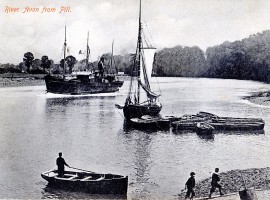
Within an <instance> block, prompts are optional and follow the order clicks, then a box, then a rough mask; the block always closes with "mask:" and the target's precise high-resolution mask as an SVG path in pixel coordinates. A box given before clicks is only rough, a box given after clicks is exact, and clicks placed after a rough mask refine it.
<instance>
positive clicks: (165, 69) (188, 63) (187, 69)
mask: <svg viewBox="0 0 270 200" xmlns="http://www.w3.org/2000/svg"><path fill="white" fill-rule="evenodd" d="M205 68H206V59H205V57H204V52H203V51H202V50H201V49H200V48H199V47H182V46H176V47H173V48H165V49H162V50H161V51H159V52H157V53H156V54H155V59H154V66H153V70H154V71H155V72H156V75H157V76H180V77H181V76H183V77H199V76H201V75H202V74H203V73H204V72H205V70H206V69H205Z"/></svg>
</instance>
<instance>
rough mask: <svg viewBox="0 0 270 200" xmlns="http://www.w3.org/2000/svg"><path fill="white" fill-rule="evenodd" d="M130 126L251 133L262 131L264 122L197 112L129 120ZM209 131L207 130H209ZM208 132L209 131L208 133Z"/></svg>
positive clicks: (166, 129)
mask: <svg viewBox="0 0 270 200" xmlns="http://www.w3.org/2000/svg"><path fill="white" fill-rule="evenodd" d="M130 125H131V126H132V127H133V128H135V129H141V130H146V129H154V130H163V131H168V130H170V129H172V131H173V132H177V131H182V130H191V131H194V132H198V131H199V132H200V133H201V132H207V131H201V130H204V129H205V127H211V128H210V129H211V131H214V130H223V131H253V130H263V129H264V125H265V123H264V120H262V119H261V118H234V117H219V116H217V115H215V114H212V113H207V112H199V113H197V114H195V115H194V114H192V115H189V114H186V115H183V116H181V117H176V116H165V117H161V116H158V117H151V116H142V117H141V118H132V119H130ZM202 125H203V126H202ZM210 129H209V130H210ZM208 132H209V131H208Z"/></svg>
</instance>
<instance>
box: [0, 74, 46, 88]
mask: <svg viewBox="0 0 270 200" xmlns="http://www.w3.org/2000/svg"><path fill="white" fill-rule="evenodd" d="M39 85H45V81H44V74H36V75H34V74H33V75H32V74H31V75H30V74H0V87H2V88H5V87H19V86H39Z"/></svg>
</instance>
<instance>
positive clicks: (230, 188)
mask: <svg viewBox="0 0 270 200" xmlns="http://www.w3.org/2000/svg"><path fill="white" fill-rule="evenodd" d="M219 176H220V184H221V185H222V187H223V190H222V192H223V193H224V194H237V193H238V192H239V190H242V189H244V188H254V189H255V190H269V189H270V168H269V167H267V168H260V169H258V168H253V169H245V170H231V171H228V172H222V173H220V174H219ZM196 178H197V177H195V179H196ZM196 182H197V183H196V186H195V189H194V191H195V194H196V198H199V197H207V196H208V195H209V191H210V188H211V177H209V178H206V179H204V180H201V181H196ZM185 194H186V190H184V189H182V190H181V193H180V194H179V198H180V199H184V197H185ZM213 195H219V192H218V189H216V192H215V193H214V194H213Z"/></svg>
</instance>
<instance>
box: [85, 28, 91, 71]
mask: <svg viewBox="0 0 270 200" xmlns="http://www.w3.org/2000/svg"><path fill="white" fill-rule="evenodd" d="M88 42H89V31H88V33H87V45H86V66H85V67H86V70H87V69H88V62H89V54H90V48H89V45H88Z"/></svg>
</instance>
